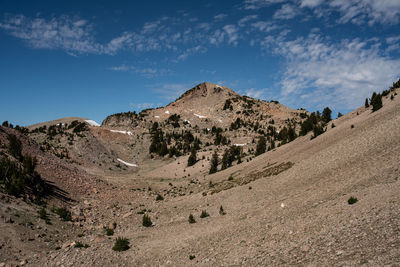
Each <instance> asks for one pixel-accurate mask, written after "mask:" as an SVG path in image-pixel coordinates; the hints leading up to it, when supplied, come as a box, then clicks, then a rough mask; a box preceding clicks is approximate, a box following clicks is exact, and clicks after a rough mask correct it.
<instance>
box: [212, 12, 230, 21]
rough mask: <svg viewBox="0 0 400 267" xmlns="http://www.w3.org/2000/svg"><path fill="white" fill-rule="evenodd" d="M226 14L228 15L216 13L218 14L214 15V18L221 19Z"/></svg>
mask: <svg viewBox="0 0 400 267" xmlns="http://www.w3.org/2000/svg"><path fill="white" fill-rule="evenodd" d="M227 16H228V15H227V14H224V13H221V14H218V15H216V16H214V19H215V20H222V19H224V18H226V17H227Z"/></svg>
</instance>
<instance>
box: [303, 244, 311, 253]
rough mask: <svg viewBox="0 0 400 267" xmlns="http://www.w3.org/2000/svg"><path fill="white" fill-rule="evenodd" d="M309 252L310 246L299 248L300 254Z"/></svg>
mask: <svg viewBox="0 0 400 267" xmlns="http://www.w3.org/2000/svg"><path fill="white" fill-rule="evenodd" d="M309 250H310V246H309V245H304V246H302V247H301V251H302V252H308V251H309Z"/></svg>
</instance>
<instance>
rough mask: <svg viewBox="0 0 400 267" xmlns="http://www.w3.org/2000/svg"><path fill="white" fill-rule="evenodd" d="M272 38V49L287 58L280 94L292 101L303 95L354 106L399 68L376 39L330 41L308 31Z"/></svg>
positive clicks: (323, 102) (327, 103)
mask: <svg viewBox="0 0 400 267" xmlns="http://www.w3.org/2000/svg"><path fill="white" fill-rule="evenodd" d="M274 42H275V50H274V51H275V53H278V54H280V55H282V56H284V57H285V58H286V60H287V67H286V71H285V73H284V74H283V76H282V77H283V78H282V80H281V86H282V91H281V95H282V99H284V100H285V101H286V102H288V103H291V104H295V103H296V102H297V101H298V98H299V97H302V98H303V99H304V100H305V101H306V102H307V103H309V104H313V105H317V106H321V107H322V106H333V107H335V108H345V109H350V108H355V107H358V106H360V104H361V102H362V99H363V98H365V97H367V96H370V94H371V93H372V92H373V91H377V90H382V89H384V88H385V87H386V86H388V85H390V84H391V82H392V81H394V80H395V79H396V78H397V77H396V75H398V69H399V68H400V59H392V58H389V57H388V56H386V55H384V54H383V53H382V51H380V50H379V46H380V42H379V40H377V39H371V40H365V41H362V40H360V39H352V40H343V41H341V42H338V43H333V42H332V41H329V40H327V39H326V38H323V37H322V36H320V35H316V34H310V35H309V36H308V37H306V38H298V39H296V40H293V41H288V40H286V39H285V38H284V37H280V38H277V39H276V40H275V41H274ZM310 96H312V97H310Z"/></svg>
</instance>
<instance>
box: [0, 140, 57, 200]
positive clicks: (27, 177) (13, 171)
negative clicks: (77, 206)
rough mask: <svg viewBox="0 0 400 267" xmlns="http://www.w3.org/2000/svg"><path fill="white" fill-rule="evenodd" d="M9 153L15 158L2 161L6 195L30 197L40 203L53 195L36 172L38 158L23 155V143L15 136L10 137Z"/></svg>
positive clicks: (0, 170)
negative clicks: (49, 195) (44, 198)
mask: <svg viewBox="0 0 400 267" xmlns="http://www.w3.org/2000/svg"><path fill="white" fill-rule="evenodd" d="M8 141H9V144H8V152H9V154H10V155H11V156H12V157H14V158H15V160H11V159H9V158H2V159H1V160H0V185H1V189H2V190H4V191H5V192H6V193H8V194H10V195H14V196H17V197H18V196H24V197H30V198H32V199H34V200H35V201H37V202H38V203H40V201H41V200H42V198H43V197H45V196H47V195H48V194H50V193H51V188H50V187H49V186H48V185H47V183H46V182H45V181H44V180H43V179H42V178H41V177H40V175H39V174H38V173H37V172H36V171H35V168H36V162H37V161H36V158H34V157H31V156H30V155H22V145H21V141H20V140H19V139H18V138H17V137H16V136H15V135H13V134H9V135H8Z"/></svg>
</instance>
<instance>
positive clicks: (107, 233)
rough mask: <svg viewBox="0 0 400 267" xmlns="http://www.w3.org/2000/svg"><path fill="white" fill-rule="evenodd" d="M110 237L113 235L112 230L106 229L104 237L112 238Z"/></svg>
mask: <svg viewBox="0 0 400 267" xmlns="http://www.w3.org/2000/svg"><path fill="white" fill-rule="evenodd" d="M112 235H114V230H113V229H110V228H107V229H106V236H112Z"/></svg>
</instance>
